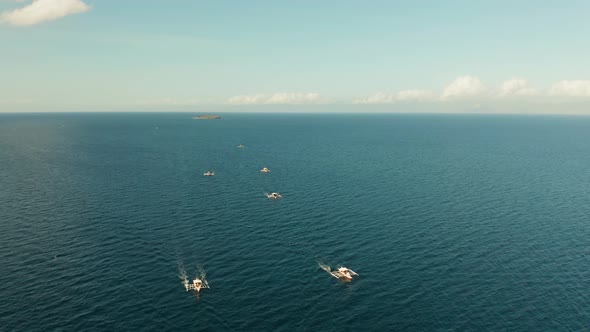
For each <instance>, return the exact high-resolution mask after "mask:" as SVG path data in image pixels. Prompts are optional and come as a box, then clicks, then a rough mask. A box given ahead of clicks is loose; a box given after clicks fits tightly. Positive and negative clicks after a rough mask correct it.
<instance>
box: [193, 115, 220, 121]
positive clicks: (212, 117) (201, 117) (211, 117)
mask: <svg viewBox="0 0 590 332" xmlns="http://www.w3.org/2000/svg"><path fill="white" fill-rule="evenodd" d="M218 119H221V116H219V115H197V116H193V120H218Z"/></svg>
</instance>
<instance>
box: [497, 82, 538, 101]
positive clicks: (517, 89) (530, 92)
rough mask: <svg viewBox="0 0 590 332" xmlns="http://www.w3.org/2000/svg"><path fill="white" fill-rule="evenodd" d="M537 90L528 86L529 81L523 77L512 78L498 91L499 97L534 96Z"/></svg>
mask: <svg viewBox="0 0 590 332" xmlns="http://www.w3.org/2000/svg"><path fill="white" fill-rule="evenodd" d="M538 94H539V91H537V90H536V89H534V88H531V87H530V86H529V83H528V82H527V80H525V79H524V78H513V79H510V80H508V81H506V82H504V83H502V85H500V89H499V91H498V96H499V97H509V96H535V95H538Z"/></svg>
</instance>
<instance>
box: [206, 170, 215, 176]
mask: <svg viewBox="0 0 590 332" xmlns="http://www.w3.org/2000/svg"><path fill="white" fill-rule="evenodd" d="M203 175H204V176H214V175H215V172H211V171H207V172H206V173H203Z"/></svg>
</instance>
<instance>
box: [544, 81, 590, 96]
mask: <svg viewBox="0 0 590 332" xmlns="http://www.w3.org/2000/svg"><path fill="white" fill-rule="evenodd" d="M549 94H550V95H554V96H567V97H590V81H587V80H573V81H559V82H557V83H555V84H553V86H551V88H550V89H549Z"/></svg>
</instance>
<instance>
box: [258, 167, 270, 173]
mask: <svg viewBox="0 0 590 332" xmlns="http://www.w3.org/2000/svg"><path fill="white" fill-rule="evenodd" d="M260 171H261V172H262V173H270V169H268V168H266V167H264V168H263V169H261V170H260Z"/></svg>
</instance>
